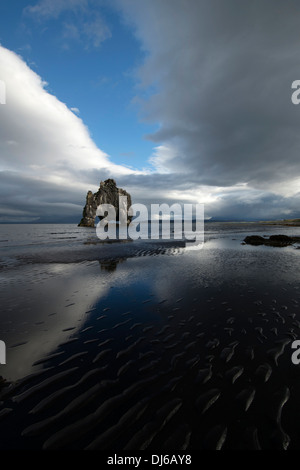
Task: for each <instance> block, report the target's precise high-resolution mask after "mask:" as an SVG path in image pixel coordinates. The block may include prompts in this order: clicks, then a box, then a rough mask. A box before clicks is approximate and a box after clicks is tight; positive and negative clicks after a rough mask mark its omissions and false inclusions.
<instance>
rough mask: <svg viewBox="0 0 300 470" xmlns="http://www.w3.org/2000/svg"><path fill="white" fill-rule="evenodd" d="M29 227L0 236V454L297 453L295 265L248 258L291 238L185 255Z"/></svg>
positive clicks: (223, 233)
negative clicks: (3, 352)
mask: <svg viewBox="0 0 300 470" xmlns="http://www.w3.org/2000/svg"><path fill="white" fill-rule="evenodd" d="M19 227H20V226H19ZM26 227H27V228H26V229H25V228H24V227H23V236H21V232H20V233H19V235H20V236H18V234H16V233H15V235H14V237H15V238H14V242H13V240H12V238H9V234H8V230H9V228H8V227H6V228H5V227H4V228H3V227H0V228H1V245H2V257H1V271H0V275H1V296H0V300H1V331H0V338H1V339H2V340H3V341H5V342H6V345H7V364H6V365H1V366H0V375H1V376H2V377H3V379H4V380H5V381H6V382H4V384H3V385H4V386H3V387H2V390H1V391H0V402H1V408H0V429H1V436H2V437H1V443H0V448H1V449H97V450H106V449H111V450H115V451H118V450H119V451H120V450H149V451H158V450H159V451H174V450H204V449H225V450H226V449H228V450H240V449H241V450H248V449H274V450H275V449H276V450H281V449H285V450H294V449H299V448H300V432H299V426H298V420H297V416H298V412H299V408H300V404H299V400H298V396H299V392H300V381H299V377H300V369H299V366H297V365H294V364H293V363H292V360H291V356H292V353H293V349H292V348H291V345H292V342H293V341H294V340H297V339H300V338H299V336H300V332H299V327H300V312H299V303H300V292H299V276H300V265H299V256H300V251H299V250H298V249H297V245H292V246H287V247H283V248H281V247H270V246H248V245H242V242H243V239H244V238H245V237H246V236H247V235H251V234H259V235H268V236H269V235H272V234H278V233H283V234H287V235H293V236H299V234H300V229H299V228H295V227H276V228H274V227H261V226H259V225H257V226H254V225H253V224H252V225H251V226H250V225H249V226H247V225H243V226H241V225H239V224H236V225H235V224H230V225H226V224H207V226H206V234H205V244H204V247H203V249H202V250H199V251H190V252H189V251H185V249H184V248H183V246H182V245H183V244H182V243H179V244H176V243H172V242H160V241H157V242H155V241H151V240H150V241H147V242H142V241H137V242H128V243H115V244H104V243H99V241H97V239H96V237H95V234H94V232H93V231H89V230H85V229H77V228H74V227H72V230H73V234H72V230H71V229H70V227H69V226H51V227H49V226H44V227H42V228H40V229H36V231H35V232H34V228H33V226H31V227H30V226H26ZM35 227H36V226H35ZM10 229H11V230H13V228H12V226H11V228H10ZM5 230H6V231H5ZM17 230H21V229H20V228H18V229H17ZM26 230H27V232H26ZM39 230H40V232H39ZM59 232H60V233H59ZM12 233H13V232H12ZM24 234H25V235H24ZM26 234H27V235H26ZM51 234H52V235H51ZM72 237H73V238H72ZM38 238H39V240H38ZM5 240H9V242H8V241H5ZM29 240H30V241H31V243H27V242H29ZM25 241H27V242H26V243H25Z"/></svg>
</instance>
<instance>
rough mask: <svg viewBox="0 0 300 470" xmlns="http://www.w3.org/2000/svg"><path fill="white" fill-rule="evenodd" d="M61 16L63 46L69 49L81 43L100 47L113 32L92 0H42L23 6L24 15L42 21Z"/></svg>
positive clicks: (57, 18) (85, 45)
mask: <svg viewBox="0 0 300 470" xmlns="http://www.w3.org/2000/svg"><path fill="white" fill-rule="evenodd" d="M65 13H68V16H67V20H64V19H62V30H61V37H62V40H63V43H62V47H63V48H64V49H69V48H70V43H72V42H74V41H75V42H79V43H81V44H82V45H83V46H84V47H85V48H89V47H95V48H98V47H100V46H101V44H102V43H103V42H104V41H106V40H107V39H109V38H110V37H111V31H110V28H109V27H108V25H107V24H106V23H105V21H104V20H103V17H102V15H101V14H100V12H99V10H98V9H97V8H95V7H94V4H93V2H91V0H40V1H39V2H37V3H36V4H35V5H29V6H27V7H26V8H24V14H25V16H27V17H31V18H32V19H33V20H36V21H38V22H40V23H45V22H47V21H49V20H51V19H56V20H59V18H61V17H63V15H64V14H65Z"/></svg>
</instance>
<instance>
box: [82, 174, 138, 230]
mask: <svg viewBox="0 0 300 470" xmlns="http://www.w3.org/2000/svg"><path fill="white" fill-rule="evenodd" d="M119 196H125V197H127V210H128V209H129V207H130V206H131V196H130V194H128V193H127V191H125V190H124V189H121V188H118V187H117V185H116V182H115V180H113V179H108V180H106V181H104V182H103V181H101V183H100V188H99V189H98V191H97V192H96V193H95V194H93V193H92V191H88V193H87V196H86V204H85V206H84V209H83V213H82V219H81V221H80V223H79V224H78V227H94V226H95V218H96V212H97V208H98V207H99V206H100V205H101V204H111V205H112V206H114V207H115V210H116V218H117V220H119ZM127 221H128V222H129V221H130V217H129V216H128V215H127Z"/></svg>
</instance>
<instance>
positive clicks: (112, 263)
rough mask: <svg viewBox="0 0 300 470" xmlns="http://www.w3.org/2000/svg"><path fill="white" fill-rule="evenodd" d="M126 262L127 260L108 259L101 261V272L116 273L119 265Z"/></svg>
mask: <svg viewBox="0 0 300 470" xmlns="http://www.w3.org/2000/svg"><path fill="white" fill-rule="evenodd" d="M123 261H126V258H119V259H106V260H102V261H99V264H100V268H101V271H108V272H114V271H115V270H116V269H117V266H118V264H119V263H123Z"/></svg>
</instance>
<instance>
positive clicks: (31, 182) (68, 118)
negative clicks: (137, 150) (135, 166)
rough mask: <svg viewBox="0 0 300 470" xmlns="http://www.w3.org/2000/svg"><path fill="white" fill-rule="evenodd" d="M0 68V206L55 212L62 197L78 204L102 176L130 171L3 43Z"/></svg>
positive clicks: (112, 175)
mask: <svg viewBox="0 0 300 470" xmlns="http://www.w3.org/2000/svg"><path fill="white" fill-rule="evenodd" d="M0 70H1V72H0V73H1V80H3V81H4V82H5V83H6V89H7V100H6V101H7V104H6V105H1V106H0V159H1V160H0V178H1V195H2V196H1V202H2V209H3V205H5V202H6V199H7V203H8V206H7V204H6V207H9V205H10V208H11V209H10V210H13V205H14V204H15V207H17V208H19V209H20V210H21V209H22V207H23V209H24V210H25V207H26V208H28V207H29V206H30V207H32V215H33V216H36V215H40V214H41V213H43V210H42V209H41V203H42V204H43V207H44V210H45V213H50V212H51V214H55V210H57V211H58V212H60V211H61V207H60V205H59V204H60V203H61V202H64V203H70V204H74V203H75V204H81V205H83V203H84V197H85V193H86V191H87V189H94V190H96V189H97V186H98V183H99V182H100V180H102V179H104V178H105V177H109V176H111V177H114V178H116V179H118V177H122V176H125V175H130V174H134V173H135V172H134V170H131V169H128V168H126V167H123V166H120V165H115V164H114V163H112V162H111V161H110V159H109V157H108V155H107V154H106V153H104V152H103V151H102V150H100V149H99V148H97V146H96V145H95V143H94V142H93V140H92V139H91V137H90V135H89V131H88V129H87V127H86V126H85V125H84V123H83V122H82V120H81V119H80V118H79V117H78V116H76V115H75V114H74V112H75V111H77V110H76V108H73V112H72V110H70V109H68V107H67V106H66V105H65V104H64V103H62V102H60V101H59V100H58V99H57V98H56V97H55V96H53V95H51V94H50V93H48V92H47V90H46V89H45V82H44V81H43V80H42V78H41V77H40V76H38V75H37V74H36V73H35V72H33V71H32V70H31V69H30V68H29V67H28V66H27V65H26V63H25V62H24V61H23V60H22V58H21V57H19V56H18V55H16V54H15V53H14V52H11V51H9V50H8V49H5V48H4V47H2V46H0ZM136 173H138V172H136ZM48 203H51V204H52V208H51V207H49V206H48V205H47V204H48ZM53 204H55V205H56V206H55V207H53ZM65 208H66V210H67V211H69V210H70V207H66V206H65ZM73 209H74V211H75V209H76V207H75V208H73ZM26 210H27V209H26ZM76 210H77V211H78V207H77V209H76ZM47 211H48V212H47ZM49 211H50V212H49ZM68 213H69V212H68Z"/></svg>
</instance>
